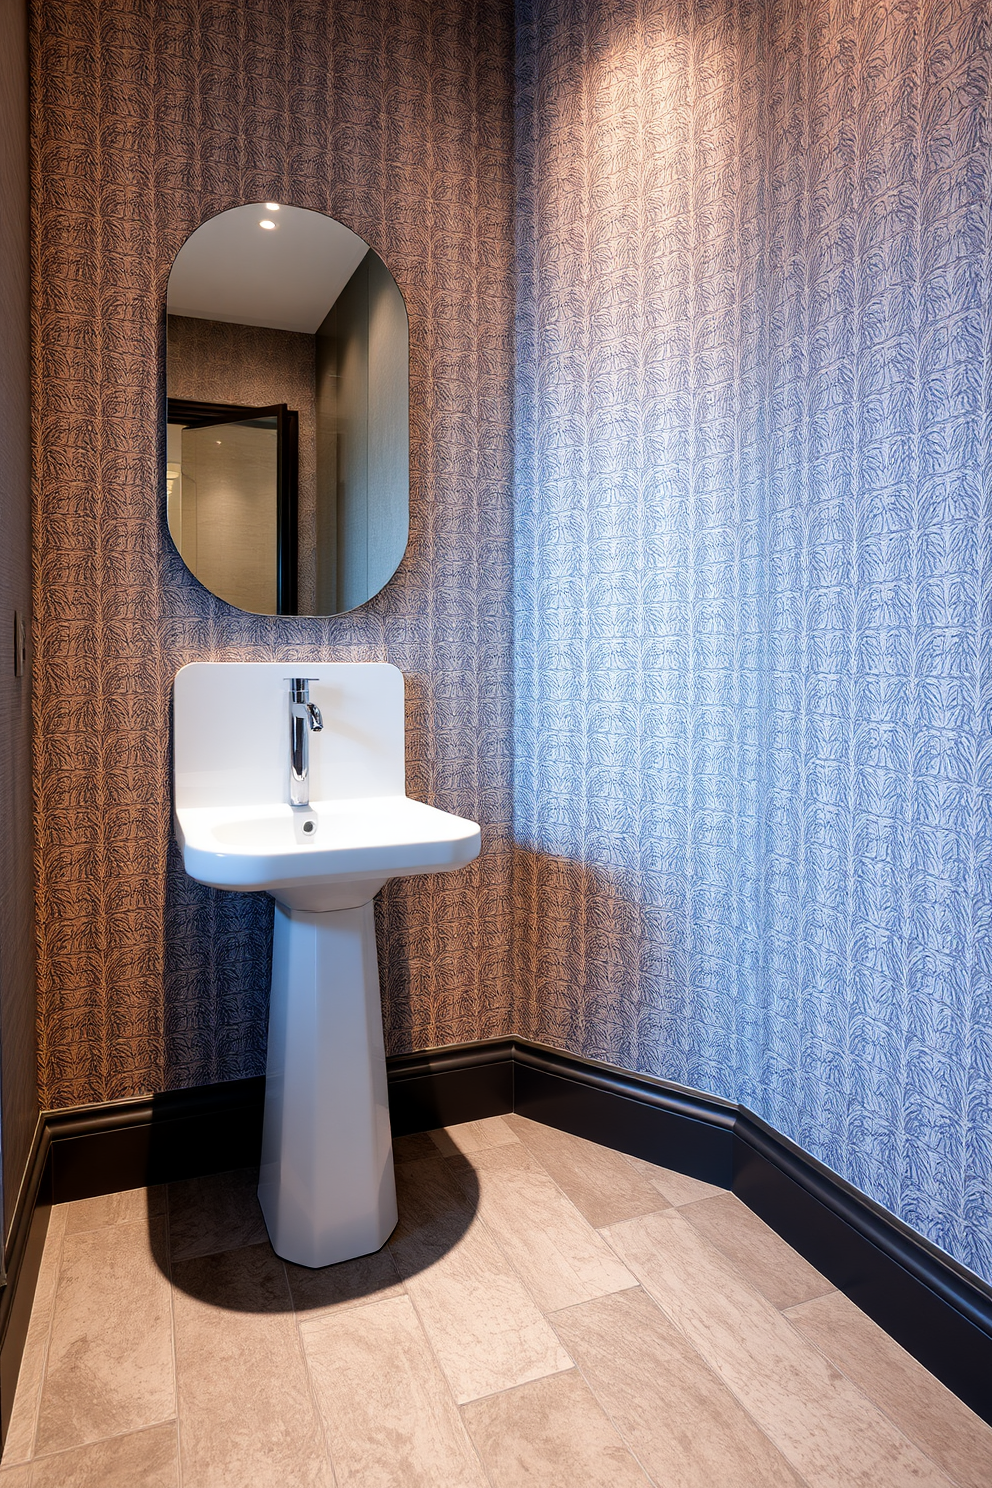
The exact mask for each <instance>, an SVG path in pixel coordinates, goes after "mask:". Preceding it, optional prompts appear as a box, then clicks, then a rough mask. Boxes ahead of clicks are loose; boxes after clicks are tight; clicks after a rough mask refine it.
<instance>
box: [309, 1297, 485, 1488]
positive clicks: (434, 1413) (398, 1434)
mask: <svg viewBox="0 0 992 1488" xmlns="http://www.w3.org/2000/svg"><path fill="white" fill-rule="evenodd" d="M300 1336H301V1337H302V1339H303V1347H304V1349H305V1351H306V1356H307V1362H308V1364H309V1366H310V1375H311V1379H312V1380H313V1383H314V1390H315V1393H316V1396H317V1401H318V1404H319V1407H320V1410H321V1412H322V1414H323V1417H324V1425H325V1429H326V1432H327V1439H328V1443H329V1446H330V1451H331V1459H332V1461H333V1463H334V1471H335V1475H336V1478H337V1483H338V1488H485V1485H486V1481H487V1480H486V1475H485V1473H484V1472H483V1471H482V1467H481V1465H480V1463H479V1459H478V1456H477V1454H476V1452H475V1450H474V1448H473V1446H472V1443H471V1441H470V1440H469V1438H468V1435H467V1433H466V1431H465V1428H464V1426H463V1425H462V1421H461V1417H460V1416H459V1414H458V1408H457V1406H456V1405H455V1402H454V1400H453V1399H452V1396H451V1391H450V1390H449V1388H448V1384H447V1381H446V1380H445V1378H444V1376H443V1374H442V1373H441V1371H440V1369H439V1368H438V1366H437V1363H436V1361H435V1359H434V1356H433V1354H432V1353H431V1349H430V1345H429V1344H428V1342H427V1338H426V1336H425V1334H424V1330H423V1328H422V1327H421V1324H420V1321H419V1319H418V1318H417V1314H416V1313H415V1311H414V1308H413V1304H412V1303H411V1301H410V1299H409V1298H408V1297H391V1298H388V1299H386V1300H385V1301H382V1302H372V1303H370V1304H369V1305H368V1306H367V1307H363V1308H362V1309H361V1311H360V1312H356V1311H352V1312H346V1313H339V1314H338V1315H337V1316H334V1317H323V1318H317V1319H316V1320H314V1321H311V1322H304V1323H302V1324H301V1326H300Z"/></svg>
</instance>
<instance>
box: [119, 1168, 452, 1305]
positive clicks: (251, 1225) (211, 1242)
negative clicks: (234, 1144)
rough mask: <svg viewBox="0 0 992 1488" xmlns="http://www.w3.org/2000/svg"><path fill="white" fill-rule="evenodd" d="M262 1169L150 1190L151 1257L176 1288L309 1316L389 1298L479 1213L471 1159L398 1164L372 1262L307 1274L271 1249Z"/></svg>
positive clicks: (445, 1250) (208, 1298)
mask: <svg viewBox="0 0 992 1488" xmlns="http://www.w3.org/2000/svg"><path fill="white" fill-rule="evenodd" d="M257 1183H258V1171H257V1169H255V1168H239V1169H236V1170H234V1171H232V1172H229V1173H214V1174H210V1175H209V1176H207V1177H203V1178H189V1179H184V1180H183V1181H181V1182H178V1183H170V1184H167V1185H162V1186H160V1187H159V1188H157V1189H149V1200H148V1202H149V1233H150V1235H151V1244H152V1253H153V1255H154V1257H155V1261H156V1263H157V1264H158V1266H159V1268H160V1269H161V1270H162V1272H163V1273H164V1274H165V1275H166V1276H168V1277H170V1279H171V1281H172V1283H173V1285H174V1286H175V1287H176V1288H178V1290H179V1291H181V1292H184V1293H186V1294H187V1295H188V1296H190V1297H193V1298H195V1299H196V1300H198V1301H200V1302H204V1303H207V1304H209V1305H210V1306H213V1307H220V1308H225V1309H227V1310H230V1311H234V1312H254V1313H273V1312H308V1311H313V1310H316V1309H318V1308H320V1309H323V1308H328V1307H334V1306H341V1305H347V1304H348V1303H349V1302H355V1301H358V1300H359V1299H360V1298H363V1297H368V1296H371V1295H372V1294H377V1295H388V1294H389V1293H390V1290H391V1289H398V1288H399V1286H400V1284H401V1282H403V1281H404V1280H406V1279H407V1278H408V1277H411V1276H415V1275H416V1274H417V1273H418V1272H420V1271H424V1270H426V1269H427V1268H428V1267H429V1266H433V1265H436V1264H437V1262H438V1261H440V1260H441V1259H442V1258H443V1257H444V1256H445V1255H447V1254H449V1253H450V1252H451V1251H453V1250H454V1249H455V1247H456V1246H457V1245H458V1243H459V1241H460V1240H461V1239H462V1237H463V1236H464V1234H465V1233H466V1231H467V1230H468V1228H469V1226H470V1225H471V1223H472V1220H473V1219H474V1217H475V1213H476V1210H477V1207H478V1201H479V1185H478V1178H477V1175H476V1172H475V1170H474V1168H473V1167H472V1166H471V1164H470V1163H469V1162H467V1161H463V1162H459V1163H458V1164H456V1165H452V1164H450V1163H449V1162H447V1161H446V1160H445V1158H444V1157H442V1156H441V1155H440V1153H438V1155H437V1156H426V1157H417V1158H416V1159H415V1160H413V1161H411V1162H402V1163H398V1164H397V1167H396V1193H397V1203H398V1207H399V1223H398V1224H397V1226H396V1229H395V1230H394V1231H393V1233H392V1235H391V1236H390V1238H389V1240H388V1241H387V1243H386V1244H385V1245H384V1246H383V1247H382V1249H381V1250H379V1251H376V1252H375V1253H374V1254H372V1255H368V1256H359V1257H358V1258H357V1259H356V1260H352V1261H343V1262H341V1263H340V1264H338V1265H335V1266H325V1267H323V1268H322V1269H320V1270H311V1269H310V1268H309V1267H307V1266H296V1265H293V1264H292V1263H291V1262H288V1261H286V1262H284V1261H282V1260H280V1259H279V1258H278V1257H277V1256H276V1254H275V1252H274V1251H273V1249H272V1247H271V1245H270V1243H269V1239H268V1236H267V1234H266V1231H265V1223H264V1220H263V1219H262V1212H261V1209H260V1208H259V1204H258V1198H257V1196H256V1192H255V1189H256V1185H257Z"/></svg>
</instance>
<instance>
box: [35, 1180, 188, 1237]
mask: <svg viewBox="0 0 992 1488" xmlns="http://www.w3.org/2000/svg"><path fill="white" fill-rule="evenodd" d="M60 1207H61V1206H60ZM65 1208H66V1211H67V1215H66V1234H67V1235H78V1234H81V1233H82V1231H83V1230H97V1229H99V1228H100V1227H101V1226H102V1225H112V1224H137V1223H138V1222H139V1221H140V1220H143V1219H146V1218H147V1217H148V1215H150V1214H164V1213H165V1184H164V1183H159V1184H156V1185H155V1186H154V1187H152V1188H128V1189H125V1190H124V1191H123V1192H122V1193H112V1194H99V1195H98V1196H97V1197H96V1198H95V1199H76V1200H75V1202H74V1203H71V1204H66V1205H65Z"/></svg>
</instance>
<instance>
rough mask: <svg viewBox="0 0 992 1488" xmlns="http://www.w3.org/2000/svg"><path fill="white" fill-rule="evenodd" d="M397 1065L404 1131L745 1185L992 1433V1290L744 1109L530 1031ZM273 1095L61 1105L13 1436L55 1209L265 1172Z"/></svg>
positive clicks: (7, 1303) (18, 1222) (49, 1128)
mask: <svg viewBox="0 0 992 1488" xmlns="http://www.w3.org/2000/svg"><path fill="white" fill-rule="evenodd" d="M387 1063H388V1070H389V1100H390V1114H391V1119H392V1125H393V1131H394V1133H395V1134H396V1135H397V1136H400V1135H405V1134H407V1133H410V1132H416V1131H426V1130H429V1129H430V1128H432V1127H436V1126H446V1125H453V1124H455V1123H457V1122H460V1121H474V1120H479V1119H480V1118H482V1117H485V1116H498V1115H504V1114H506V1113H507V1112H509V1111H518V1112H519V1113H520V1114H522V1115H526V1116H530V1117H531V1118H533V1119H534V1120H535V1121H541V1122H544V1123H545V1124H546V1125H548V1126H556V1127H558V1128H560V1129H561V1130H563V1131H569V1132H573V1133H575V1134H576V1135H578V1136H583V1137H587V1138H589V1139H590V1140H592V1141H595V1142H600V1143H602V1144H603V1145H605V1146H608V1147H614V1148H616V1149H617V1150H618V1151H621V1152H627V1153H630V1154H632V1155H634V1156H637V1157H643V1158H646V1159H647V1160H648V1161H649V1162H656V1163H660V1164H662V1165H664V1166H665V1167H669V1168H674V1169H676V1170H677V1171H679V1172H682V1173H687V1174H689V1175H690V1176H692V1177H694V1178H702V1179H705V1180H706V1181H707V1182H710V1183H717V1184H720V1185H721V1186H722V1187H726V1188H732V1189H733V1192H734V1193H736V1194H737V1195H738V1197H739V1198H741V1199H742V1200H743V1202H744V1203H746V1204H747V1205H748V1206H749V1207H750V1208H751V1209H753V1210H754V1211H755V1213H757V1214H758V1215H760V1216H761V1218H762V1219H764V1220H765V1221H766V1222H767V1223H768V1224H770V1225H771V1226H772V1228H773V1229H775V1230H776V1231H777V1232H778V1233H779V1234H780V1235H782V1236H783V1238H784V1239H785V1240H787V1241H788V1243H789V1244H790V1245H792V1246H793V1247H794V1248H795V1249H796V1250H797V1251H799V1252H800V1254H801V1255H803V1256H805V1258H806V1259H807V1260H808V1261H809V1262H810V1263H811V1264H812V1265H813V1266H815V1267H816V1268H817V1269H818V1270H819V1271H821V1272H822V1273H823V1275H824V1276H826V1277H827V1279H828V1280H829V1281H830V1282H831V1283H832V1284H833V1285H834V1286H836V1287H838V1288H839V1289H840V1290H841V1291H843V1292H845V1293H846V1294H847V1295H848V1296H849V1297H851V1298H852V1300H853V1301H854V1302H856V1303H857V1305H858V1306H859V1307H860V1308H862V1309H863V1311H865V1312H866V1313H867V1314H868V1315H869V1316H870V1317H872V1318H874V1319H875V1320H876V1322H878V1323H879V1324H880V1325H881V1326H882V1327H883V1328H884V1329H885V1330H886V1331H887V1332H888V1333H889V1334H891V1336H892V1337H894V1338H895V1339H896V1340H897V1341H898V1342H899V1343H901V1344H902V1345H903V1347H904V1348H906V1349H907V1350H908V1351H909V1352H910V1353H911V1354H913V1355H914V1356H915V1357H916V1358H917V1359H919V1360H920V1362H921V1363H922V1364H924V1365H925V1367H926V1368H927V1369H929V1370H930V1371H931V1372H932V1373H933V1374H934V1375H936V1376H937V1378H938V1379H940V1380H942V1381H943V1382H944V1383H945V1384H946V1385H947V1386H948V1387H949V1388H950V1389H951V1390H953V1391H954V1393H955V1394H956V1395H958V1396H959V1397H960V1398H961V1399H962V1400H963V1401H965V1403H966V1404H967V1405H969V1406H970V1407H971V1408H972V1410H974V1411H975V1412H976V1413H977V1414H978V1415H980V1416H981V1417H982V1418H983V1419H984V1420H986V1421H988V1422H989V1423H990V1424H992V1287H989V1286H987V1285H986V1283H985V1282H984V1281H982V1280H981V1279H980V1278H979V1277H977V1276H974V1275H973V1274H972V1273H971V1272H969V1271H968V1270H966V1268H965V1267H963V1266H960V1265H958V1264H957V1263H956V1262H955V1261H953V1260H951V1259H950V1257H948V1256H947V1255H945V1254H944V1253H943V1252H942V1251H940V1250H938V1249H937V1248H936V1247H935V1246H933V1245H931V1244H930V1243H929V1242H928V1241H926V1240H925V1239H923V1237H922V1236H920V1235H917V1234H916V1233H915V1232H914V1231H912V1230H910V1229H909V1228H908V1227H907V1226H906V1225H903V1224H901V1223H900V1221H899V1220H897V1219H895V1218H894V1216H893V1215H891V1214H889V1213H888V1212H887V1211H886V1210H884V1209H882V1208H881V1207H880V1206H879V1205H877V1204H875V1203H873V1202H872V1200H870V1199H868V1198H866V1197H865V1195H864V1194H861V1193H859V1192H858V1191H857V1190H856V1189H854V1188H852V1187H851V1186H850V1184H847V1183H845V1182H844V1180H843V1179H841V1178H839V1177H838V1176H837V1175H836V1174H835V1173H832V1172H830V1170H829V1169H827V1168H825V1167H823V1166H822V1164H820V1163H818V1162H817V1161H816V1160H815V1159H814V1158H812V1157H810V1156H809V1155H808V1154H807V1153H804V1152H803V1151H801V1149H799V1148H797V1147H795V1146H794V1145H793V1144H792V1143H791V1142H789V1141H788V1139H787V1138H785V1137H783V1136H782V1135H781V1134H780V1133H778V1132H775V1131H774V1130H773V1129H772V1128H771V1127H769V1126H767V1125H766V1124H765V1123H764V1122H762V1121H761V1120H760V1119H759V1118H758V1117H757V1116H755V1115H754V1114H753V1113H752V1112H750V1111H748V1110H746V1109H745V1108H744V1107H742V1106H736V1105H733V1104H731V1103H730V1102H727V1101H721V1100H718V1099H716V1098H714V1097H710V1096H706V1095H702V1094H700V1093H699V1092H698V1091H692V1090H686V1089H683V1088H682V1087H680V1086H677V1085H674V1084H671V1083H668V1082H666V1081H664V1080H654V1079H651V1078H649V1077H648V1076H644V1075H634V1074H630V1073H627V1072H626V1071H623V1070H619V1069H615V1068H614V1067H612V1066H610V1065H606V1064H598V1063H596V1062H595V1061H592V1060H586V1059H579V1058H577V1057H575V1056H574V1055H570V1054H565V1053H562V1052H561V1051H559V1050H556V1049H550V1048H547V1047H545V1046H543V1045H540V1044H534V1043H530V1042H528V1041H526V1040H523V1039H494V1040H489V1041H486V1042H482V1043H475V1044H461V1045H457V1046H452V1047H449V1048H446V1049H437V1050H430V1051H426V1052H423V1053H418V1054H406V1055H401V1056H399V1057H396V1058H392V1059H390V1060H388V1061H387ZM263 1098H264V1081H263V1080H261V1079H255V1080H237V1081H232V1082H230V1083H228V1084H223V1085H212V1086H207V1087H203V1088H201V1089H198V1090H180V1091H174V1092H171V1093H169V1094H166V1095H158V1096H154V1097H152V1098H150V1099H147V1100H137V1101H121V1102H116V1103H113V1104H110V1105H106V1106H99V1107H94V1106H87V1107H81V1108H77V1109H75V1110H71V1111H57V1112H49V1113H46V1115H45V1116H44V1117H43V1119H42V1121H41V1123H40V1124H39V1134H38V1137H37V1140H36V1143H35V1151H34V1153H33V1156H32V1164H31V1167H30V1170H29V1178H28V1180H26V1183H25V1190H24V1193H23V1194H22V1201H23V1202H22V1201H19V1209H18V1213H17V1217H16V1218H15V1223H14V1226H13V1229H12V1238H11V1244H10V1246H9V1247H8V1251H9V1256H8V1271H9V1284H8V1286H7V1288H6V1289H5V1291H4V1292H3V1294H2V1295H0V1427H2V1430H3V1432H4V1433H5V1432H6V1427H7V1420H8V1418H9V1415H10V1403H11V1400H12V1398H13V1385H14V1382H16V1378H17V1370H18V1368H19V1365H20V1358H21V1354H22V1352H23V1347H24V1338H25V1335H26V1332H27V1322H28V1318H29V1316H30V1310H31V1301H32V1298H33V1295H34V1287H35V1282H36V1279H37V1274H38V1264H39V1263H40V1259H41V1251H42V1248H43V1245H44V1238H45V1230H46V1228H47V1224H48V1212H49V1208H50V1206H51V1204H52V1203H62V1202H64V1201H66V1200H68V1199H79V1198H88V1197H92V1196H93V1195H96V1194H101V1193H113V1192H115V1191H117V1190H118V1189H126V1188H138V1187H141V1186H143V1185H145V1184H147V1183H163V1182H168V1181H175V1180H177V1179H181V1178H189V1177H196V1176H198V1175H200V1174H203V1173H210V1172H222V1171H224V1170H225V1169H227V1168H234V1167H242V1166H247V1165H249V1164H251V1163H254V1162H257V1161H258V1154H259V1148H260V1142H261V1123H262V1107H263ZM22 1211H23V1212H22Z"/></svg>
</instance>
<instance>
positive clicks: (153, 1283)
mask: <svg viewBox="0 0 992 1488" xmlns="http://www.w3.org/2000/svg"><path fill="white" fill-rule="evenodd" d="M164 1226H165V1219H164V1218H163V1217H162V1216H161V1215H156V1216H154V1217H152V1218H150V1219H147V1220H145V1221H144V1222H142V1223H140V1224H116V1225H106V1226H104V1227H102V1228H101V1229H96V1230H85V1231H83V1232H82V1233H81V1234H78V1235H66V1236H65V1239H64V1241H63V1244H62V1263H61V1266H60V1268H59V1279H58V1286H57V1289H56V1294H55V1315H54V1320H53V1324H52V1333H51V1339H50V1341H49V1345H48V1364H47V1369H46V1374H45V1383H44V1387H43V1389H42V1394H41V1410H40V1412H39V1418H38V1433H37V1441H36V1448H35V1450H36V1451H37V1452H38V1453H39V1454H41V1453H43V1452H55V1451H59V1450H61V1449H64V1448H67V1447H75V1446H82V1445H84V1444H85V1443H86V1442H92V1441H99V1440H100V1439H101V1438H103V1437H106V1436H117V1435H120V1434H122V1433H124V1432H126V1431H137V1430H139V1429H140V1428H141V1427H143V1426H152V1425H155V1424H157V1423H160V1422H162V1421H168V1420H171V1419H172V1418H173V1417H174V1416H175V1414H176V1404H175V1381H174V1378H173V1365H172V1326H171V1316H170V1309H169V1283H168V1281H167V1280H166V1278H165V1277H164V1276H163V1274H162V1272H161V1270H160V1269H159V1266H158V1264H157V1262H156V1260H155V1258H154V1255H153V1250H154V1251H155V1252H156V1253H157V1254H159V1255H162V1254H164V1251H165V1236H164V1233H162V1232H164Z"/></svg>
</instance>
